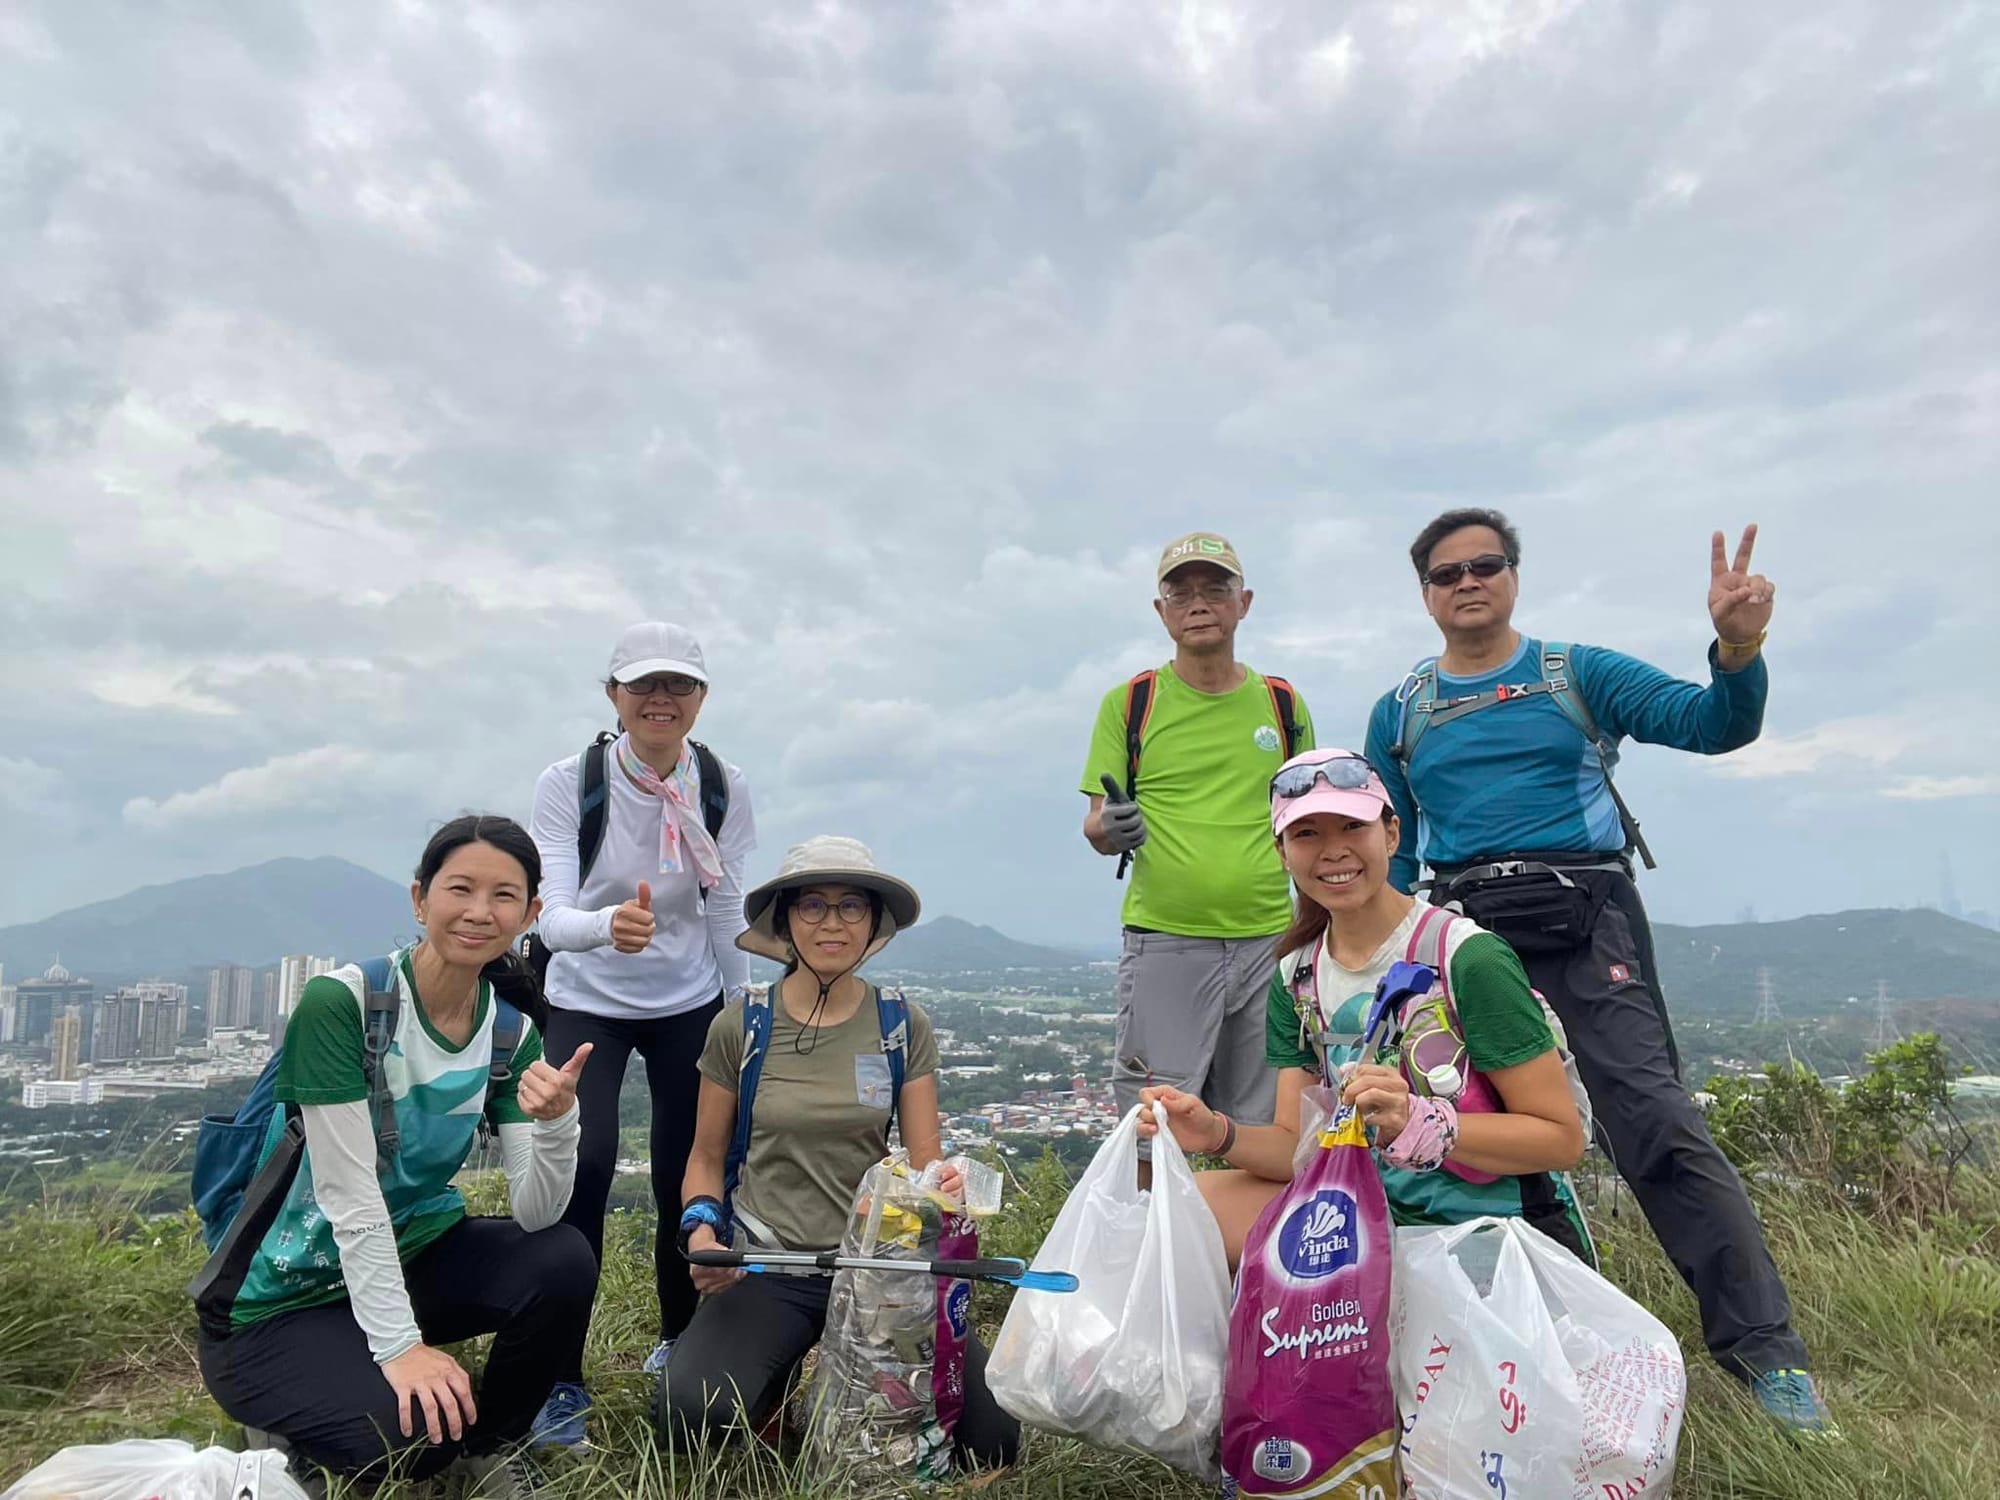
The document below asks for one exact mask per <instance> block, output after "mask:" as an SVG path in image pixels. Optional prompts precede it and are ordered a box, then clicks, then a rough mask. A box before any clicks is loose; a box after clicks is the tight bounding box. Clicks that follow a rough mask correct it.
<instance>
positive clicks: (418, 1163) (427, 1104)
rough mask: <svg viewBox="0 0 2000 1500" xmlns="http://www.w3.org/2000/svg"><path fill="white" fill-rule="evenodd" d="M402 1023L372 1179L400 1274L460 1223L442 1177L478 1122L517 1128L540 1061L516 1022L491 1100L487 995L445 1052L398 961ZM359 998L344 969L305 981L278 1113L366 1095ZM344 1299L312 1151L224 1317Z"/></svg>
mask: <svg viewBox="0 0 2000 1500" xmlns="http://www.w3.org/2000/svg"><path fill="white" fill-rule="evenodd" d="M396 980H397V988H398V989H399V991H400V992H401V994H402V1000H403V1008H402V1013H401V1014H400V1015H399V1016H398V1017H397V1018H396V1036H395V1040H394V1041H392V1042H391V1043H390V1044H389V1055H388V1056H387V1058H385V1059H384V1061H383V1067H384V1069H385V1072H386V1077H387V1080H388V1085H389V1093H390V1096H391V1097H392V1098H394V1099H395V1101H396V1128H397V1130H398V1131H399V1132H400V1134H401V1143H400V1145H399V1146H398V1149H397V1152H396V1156H395V1159H394V1161H393V1162H392V1163H391V1164H390V1166H389V1169H388V1170H387V1171H386V1172H384V1173H382V1174H381V1178H380V1181H381V1184H382V1199H383V1202H384V1204H385V1205H386V1206H387V1208H388V1210H389V1221H390V1224H391V1227H392V1228H393V1229H394V1231H395V1235H396V1254H397V1256H398V1258H399V1259H401V1260H402V1261H403V1262H404V1263H405V1264H407V1263H408V1262H409V1260H410V1258H411V1257H412V1256H414V1255H415V1254H416V1253H417V1252H418V1251H420V1250H422V1249H423V1248H424V1247H425V1246H427V1245H429V1244H430V1243H431V1242H432V1241H433V1240H435V1239H436V1238H437V1237H438V1236H439V1235H441V1234H443V1233H444V1232H445V1231H446V1230H447V1229H449V1228H451V1226H452V1225H454V1224H456V1223H457V1222H458V1221H459V1220H460V1219H461V1218H463V1217H464V1216H465V1200H464V1198H463V1197H461V1196H460V1194H459V1191H458V1189H457V1188H456V1187H454V1186H452V1178H453V1176H455V1175H456V1174H457V1172H458V1170H459V1168H460V1167H462V1166H464V1165H465V1158H466V1157H467V1156H468V1155H469V1154H470V1153H471V1150H472V1143H473V1137H474V1135H475V1134H476V1133H477V1131H478V1129H479V1122H480V1120H481V1119H482V1118H484V1119H489V1120H491V1121H492V1122H493V1123H494V1124H495V1125H519V1124H525V1123H526V1122H527V1119H528V1116H527V1115H526V1114H525V1113H523V1112H522V1110H521V1106H520V1104H519V1103H518V1101H517V1096H518V1093H519V1090H520V1084H521V1075H522V1074H523V1073H524V1072H526V1071H527V1069H528V1066H529V1065H530V1064H531V1063H533V1062H534V1061H535V1059H536V1058H538V1057H540V1056H541V1055H542V1039H541V1035H540V1033H539V1032H537V1031H536V1030H535V1025H534V1023H533V1022H532V1021H530V1020H528V1019H527V1018H526V1017H525V1016H524V1017H523V1018H522V1022H521V1040H520V1042H519V1043H518V1044H517V1045H516V1047H515V1049H514V1061H513V1068H512V1071H511V1072H510V1073H509V1074H508V1078H507V1083H506V1085H505V1086H504V1087H502V1088H501V1089H500V1090H499V1091H498V1092H497V1093H495V1094H494V1095H492V1096H491V1097H489V1096H488V1095H487V1091H486V1084H487V1073H488V1068H489V1065H490V1063H491V1060H492V1056H493V990H492V986H491V985H488V984H486V983H484V982H482V983H481V984H480V986H479V999H478V1002H477V1008H476V1009H475V1011H474V1012H473V1022H472V1035H471V1036H470V1037H469V1038H467V1039H466V1042H465V1044H464V1045H463V1046H453V1045H452V1044H451V1043H450V1042H449V1041H447V1040H446V1039H445V1038H444V1037H443V1036H442V1035H441V1034H440V1033H439V1032H438V1031H437V1029H436V1028H435V1027H433V1026H432V1025H431V1023H430V1019H429V1017H427V1016H426V1015H425V1014H424V1008H423V1006H422V1004H421V1003H420V1002H419V1001H418V999H417V990H416V980H415V977H414V975H413V974H412V973H411V971H410V960H409V954H408V953H407V952H405V953H403V954H401V955H399V956H398V959H397V963H396ZM366 993H367V986H366V982H365V981H364V980H363V979H362V977H361V971H360V969H359V968H356V967H354V966H352V965H350V966H348V967H346V968H342V969H337V970H335V971H334V972H333V973H331V974H324V975H320V976H318V977H317V978H314V979H309V980H307V981H306V985H305V988H304V990H302V991H301V992H300V994H299V1003H298V1005H297V1007H296V1008H294V1010H293V1011H292V1016H291V1020H290V1021H289V1022H287V1023H286V1026H285V1043H284V1051H283V1052H282V1053H281V1054H280V1056H279V1059H278V1076H277V1078H276V1080H275V1092H276V1095H277V1098H278V1101H279V1103H280V1105H281V1106H282V1105H284V1104H301V1105H304V1104H349V1103H352V1102H353V1101H355V1100H357V1099H365V1098H367V1097H368V1087H367V1082H366V1079H365V1076H364V1074H363V1073H362V1068H361V1056H362V1046H363V1027H364V1021H363V1015H364V1010H363V1006H364V1002H365V997H366ZM285 1113H286V1112H285V1110H284V1109H283V1108H282V1107H281V1108H278V1109H276V1110H273V1111H272V1114H271V1134H270V1137H269V1138H268V1139H267V1140H266V1141H265V1143H264V1151H265V1153H266V1154H268V1153H269V1151H270V1149H271V1147H272V1146H274V1145H276V1144H277V1141H278V1138H279V1137H280V1136H282V1135H283V1134H284V1129H285ZM346 1295H347V1288H346V1283H345V1281H344V1280H343V1278H342V1276H341V1270H340V1248H339V1246H338V1245H337V1244H336V1243H335V1242H334V1238H333V1225H332V1223H331V1222H330V1221H329V1220H328V1219H327V1217H326V1215H325V1214H324V1213H323V1212H321V1211H320V1207H319V1202H318V1200H317V1199H316V1198H315V1197H314V1195H313V1178H312V1153H311V1151H310V1150H308V1151H306V1152H305V1153H304V1154H302V1155H301V1157H300V1159H299V1171H298V1175H297V1176H296V1177H294V1178H293V1179H292V1187H291V1191H290V1192H289V1193H288V1194H286V1197H285V1202H284V1206H283V1207H282V1208H281V1209H279V1211H278V1216H277V1218H276V1219H275V1220H274V1221H273V1222H272V1224H271V1228H270V1230H269V1231H268V1232H267V1233H266V1234H265V1236H264V1238H263V1240H262V1242H261V1243H260V1244H259V1245H258V1247H257V1254H256V1258H255V1259H254V1260H253V1261H252V1262H251V1265H250V1269H249V1271H248V1273H247V1274H246V1275H245V1277H244V1280H243V1286H242V1289H241V1290H240V1291H239V1292H238V1293H237V1294H236V1301H235V1303H234V1304H233V1306H232V1308H231V1311H230V1321H231V1322H232V1323H234V1324H236V1325H238V1326H241V1325H242V1324H245V1323H255V1322H257V1321H259V1320H261V1319H263V1318H268V1317H272V1316H274V1315H276V1314H278V1313H281V1312H290V1311H292V1310H293V1309H295V1308H301V1307H315V1306H318V1305H320V1304H321V1303H326V1302H338V1301H339V1300H340V1299H341V1298H343V1297H345V1296H346Z"/></svg>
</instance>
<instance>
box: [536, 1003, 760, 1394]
mask: <svg viewBox="0 0 2000 1500" xmlns="http://www.w3.org/2000/svg"><path fill="white" fill-rule="evenodd" d="M721 1009H722V1001H721V1000H720V998H718V999H715V1000H712V1001H710V1002H709V1003H708V1004H707V1005H704V1006H701V1007H700V1008H698V1009H696V1010H689V1011H682V1012H680V1013H679V1014H678V1015H671V1016H657V1017H653V1018H651V1019H648V1020H643V1021H615V1020H611V1019H610V1018H608V1017H605V1016H594V1015H590V1014H588V1013H586V1012H584V1011H580V1010H564V1009H562V1008H561V1007H560V1006H551V1007H550V1009H549V1027H548V1036H547V1040H546V1041H545V1043H544V1049H545V1050H546V1051H547V1053H548V1057H549V1061H550V1062H551V1063H555V1064H558V1065H560V1064H561V1063H564V1062H567V1061H568V1060H569V1057H570V1054H571V1053H573V1052H575V1051H576V1049H577V1048H578V1047H581V1046H582V1045H583V1044H584V1043H585V1042H589V1043H590V1044H591V1053H590V1061H589V1062H588V1063H587V1064H585V1066H584V1070H583V1076H582V1077H581V1078H580V1079H578V1080H577V1086H576V1096H577V1103H578V1106H579V1107H580V1108H581V1109H582V1111H583V1134H582V1139H581V1140H580V1141H578V1143H577V1149H576V1186H575V1187H574V1188H573V1189H572V1190H571V1192H570V1198H569V1208H568V1209H567V1210H566V1211H565V1212H564V1214H563V1222H564V1223H565V1224H569V1225H572V1226H574V1227H575V1228H577V1229H579V1230H581V1231H582V1232H583V1237H584V1238H585V1239H586V1240H588V1241H589V1242H590V1253H591V1254H592V1255H594V1256H595V1257H596V1258H597V1262H598V1264H599V1265H602V1264H603V1263H604V1205H605V1203H606V1202H607V1201H608V1200H609V1198H610V1197H611V1179H612V1176H613V1174H614V1173H615V1171H616V1170H617V1166H618V1095H619V1093H620V1091H621V1090H622V1089H623V1088H624V1087H625V1066H626V1064H627V1063H628V1062H630V1061H631V1058H632V1054H633V1053H634V1052H637V1053H638V1054H639V1055H640V1056H641V1057H643V1058H644V1059H645V1060H646V1090H647V1092H648V1093H649V1094H651V1095H652V1100H653V1136H652V1162H653V1204H654V1207H655V1208H656V1209H657V1210H658V1215H659V1223H658V1225H657V1228H656V1232H655V1236H654V1242H653V1282H654V1285H655V1287H656V1288H657V1290H658V1293H659V1299H660V1337H661V1338H663V1339H670V1338H674V1337H675V1336H677V1335H678V1334H679V1333H680V1331H681V1330H682V1329H683V1328H685V1327H687V1325H688V1319H690V1318H692V1317H693V1316H694V1305H695V1291H694V1283H693V1282H692V1281H690V1280H689V1279H688V1268H687V1262H686V1261H684V1260H682V1259H681V1257H680V1253H679V1251H678V1250H677V1249H676V1241H677V1239H678V1236H679V1234H680V1219H681V1178H682V1176H684V1175H685V1174H686V1172H687V1159H688V1151H689V1150H690V1149H691V1148H692V1147H693V1145H694V1104H695V1096H696V1094H697V1093H698V1092H699V1090H700V1087H701V1075H700V1074H699V1073H698V1072H696V1070H695V1063H696V1061H697V1060H699V1059H700V1057H701V1049H702V1044H703V1043H704V1042H706V1041H707V1040H708V1023H709V1022H710V1021H712V1020H714V1019H715V1017H716V1015H717V1013H719V1012H720V1011H721ZM550 1353H551V1356H552V1357H553V1358H554V1361H555V1378H556V1380H558V1381H575V1382H581V1381H582V1379H583V1339H582V1337H581V1336H580V1335H579V1337H578V1338H577V1340H576V1344H575V1346H574V1347H573V1348H565V1349H561V1350H551V1351H550Z"/></svg>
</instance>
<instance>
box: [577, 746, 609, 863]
mask: <svg viewBox="0 0 2000 1500" xmlns="http://www.w3.org/2000/svg"><path fill="white" fill-rule="evenodd" d="M617 738H618V736H617V735H615V734H613V733H612V732H611V731H610V730H608V729H607V730H604V731H603V732H601V733H600V734H599V735H598V736H597V738H596V739H594V740H592V741H591V742H590V743H589V744H588V745H586V746H584V749H583V753H582V754H581V755H579V756H578V757H577V767H576V887H577V889H578V890H579V891H581V890H582V889H583V883H584V881H585V880H587V879H589V878H590V867H591V866H592V865H593V864H595V863H596V862H597V851H598V850H599V849H601V848H603V847H604V828H605V825H606V824H607V823H608V822H610V815H611V785H610V777H609V775H608V774H607V773H606V771H605V761H606V759H607V755H608V750H607V747H608V746H609V745H611V743H612V742H613V741H615V740H616V739H617Z"/></svg>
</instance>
